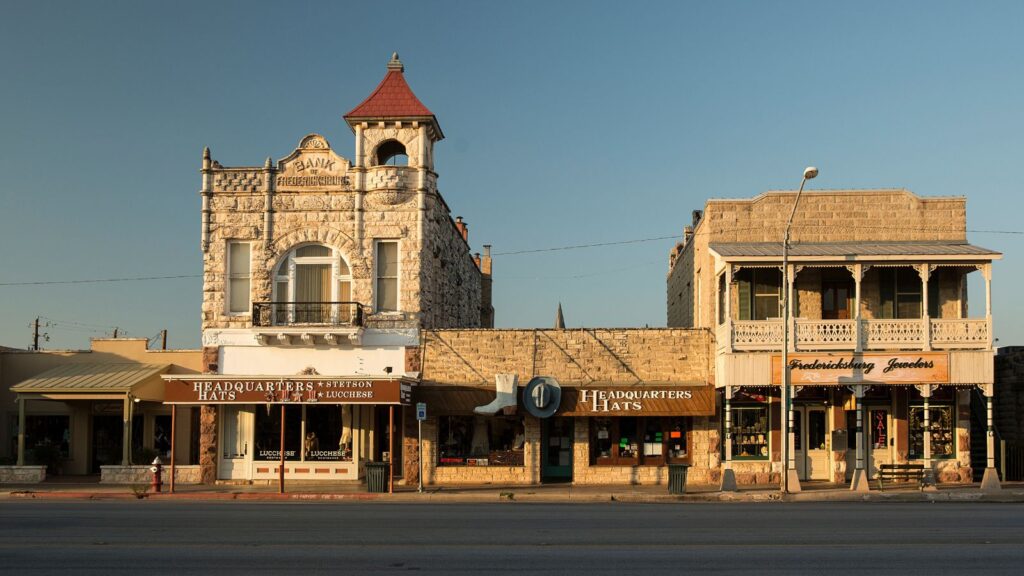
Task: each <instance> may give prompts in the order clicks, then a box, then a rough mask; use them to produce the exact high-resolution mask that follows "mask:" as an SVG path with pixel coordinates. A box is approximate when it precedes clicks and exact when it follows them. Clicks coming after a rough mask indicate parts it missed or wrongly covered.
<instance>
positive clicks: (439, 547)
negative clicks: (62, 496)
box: [0, 501, 1024, 575]
mask: <svg viewBox="0 0 1024 576" xmlns="http://www.w3.org/2000/svg"><path fill="white" fill-rule="evenodd" d="M0 518H2V519H3V520H2V522H0V566H2V567H3V572H5V573H8V574H47V573H57V572H63V571H66V570H69V569H71V570H75V571H76V572H77V573H83V574H123V573H135V574H138V573H146V574H149V573H176V574H182V573H197V572H212V573H219V574H251V573H303V574H328V573H333V574H363V573H373V574H388V573H394V574H397V573H405V572H410V571H415V572H416V573H418V574H452V573H461V574H481V573H485V572H492V573H493V572H512V571H520V570H528V571H530V572H531V573H537V574H566V573H580V574H623V573H641V572H642V573H644V574H679V573H683V572H705V571H706V572H715V573H739V572H746V573H758V574H765V573H774V574H821V573H829V574H860V575H863V574H912V573H920V574H929V575H938V574H964V573H968V572H975V573H985V574H1019V573H1020V569H1021V568H1020V566H1021V565H1022V562H1024V507H1022V506H1021V505H1019V504H967V503H935V504H924V503H922V504H898V503H886V504H873V503H807V504H801V503H797V504H778V503H775V504H682V505H672V504H662V505H641V504H593V505H591V504H524V503H508V504H447V505H430V504H423V505H416V504H409V505H401V504H381V503H374V504H350V503H324V502H317V503H287V504H280V503H241V502H224V503H220V502H203V503H196V502H180V501H179V502H147V501H139V502H133V501H124V502H83V501H73V502H38V501H36V502H33V501H6V502H0Z"/></svg>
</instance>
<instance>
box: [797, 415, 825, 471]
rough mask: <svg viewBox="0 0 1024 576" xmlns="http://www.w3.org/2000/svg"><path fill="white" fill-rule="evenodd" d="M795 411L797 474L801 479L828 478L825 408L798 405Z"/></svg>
mask: <svg viewBox="0 0 1024 576" xmlns="http://www.w3.org/2000/svg"><path fill="white" fill-rule="evenodd" d="M793 411H794V414H793V458H794V459H795V460H796V471H797V474H798V475H799V477H800V479H801V480H828V477H829V476H828V446H827V445H826V438H827V436H828V425H827V424H826V418H825V408H817V407H813V406H796V407H794V408H793ZM805 431H806V432H805Z"/></svg>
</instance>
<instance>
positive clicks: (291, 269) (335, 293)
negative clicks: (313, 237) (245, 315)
mask: <svg viewBox="0 0 1024 576" xmlns="http://www.w3.org/2000/svg"><path fill="white" fill-rule="evenodd" d="M306 246H322V247H324V248H327V249H328V250H330V251H331V255H330V256H296V255H295V253H296V252H298V251H299V249H300V248H305V247H306ZM342 263H344V265H345V268H346V269H347V270H348V274H342V273H341V265H342ZM300 264H329V265H330V266H331V295H330V299H331V302H338V301H339V299H340V298H341V294H340V292H339V288H340V284H341V283H342V282H348V284H349V293H350V294H351V293H352V290H353V289H354V287H353V281H352V266H351V265H350V264H349V262H348V259H347V258H345V256H344V254H342V253H341V250H338V249H337V248H334V247H332V246H328V245H326V244H321V243H319V242H307V243H304V244H298V245H296V246H292V247H291V248H290V249H289V250H288V252H287V253H286V254H285V256H284V258H282V259H281V260H279V261H278V262H277V263H276V264H275V265H274V268H273V272H272V274H274V276H272V277H271V293H270V295H271V298H270V299H271V301H272V302H289V303H294V302H295V276H296V267H297V266H298V265H300ZM282 265H284V267H285V268H286V269H287V270H288V274H287V275H280V274H278V271H279V270H280V269H281V268H282ZM280 282H285V283H287V284H288V293H287V294H281V293H280V292H279V291H278V289H277V285H278V283H280ZM350 297H351V298H352V299H354V298H355V297H354V295H353V296H350ZM334 308H335V310H334V311H333V314H334V315H335V316H338V315H339V314H340V312H341V311H340V310H338V309H337V308H338V307H337V306H335V307H334ZM288 317H289V318H288V321H289V322H294V321H295V310H294V306H289V314H288Z"/></svg>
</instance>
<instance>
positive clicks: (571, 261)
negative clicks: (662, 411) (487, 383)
mask: <svg viewBox="0 0 1024 576" xmlns="http://www.w3.org/2000/svg"><path fill="white" fill-rule="evenodd" d="M1022 24H1024V3H1021V2H983V3H982V2H934V1H929V2H844V3H839V2H830V3H823V2H759V1H755V2H704V3H692V2H664V3H659V2H635V3H627V2H621V1H619V2H578V3H572V2H551V1H542V2H497V1H495V2H482V1H463V2H423V1H414V2H403V1H398V0H392V1H389V2H348V3H344V4H343V3H341V2H331V3H329V2H311V3H300V2H279V3H273V4H272V3H257V2H246V3H232V2H208V1H207V2H194V3H193V2H178V1H176V2H155V1H154V2H143V1H124V2H104V1H93V2H73V1H67V2H43V1H40V2H10V3H8V4H7V5H6V6H5V7H4V10H3V16H2V18H0V54H3V56H2V57H0V78H2V79H3V81H2V82H0V119H2V122H0V171H2V174H3V178H2V180H0V248H2V252H0V254H2V260H0V282H18V281H32V280H73V279H93V278H107V277H122V276H150V275H179V274H180V275H191V274H199V273H200V272H201V266H200V263H201V257H200V251H199V216H200V214H199V196H198V193H197V191H198V189H199V173H198V169H199V165H200V154H201V150H202V148H203V146H206V145H208V146H210V147H211V149H212V150H213V154H214V157H215V158H216V159H218V160H219V161H221V162H222V163H223V164H225V165H254V164H261V163H262V161H263V159H264V158H266V157H267V156H268V155H269V156H273V157H274V158H281V157H283V156H285V155H287V154H288V153H289V152H290V151H291V150H292V149H293V148H294V146H295V145H296V144H297V143H298V140H299V138H300V137H302V136H303V135H304V134H307V133H309V132H319V133H322V134H324V135H325V136H327V138H328V139H329V140H330V141H331V143H332V145H333V146H334V148H335V149H336V150H338V151H339V153H341V154H342V155H344V156H347V157H351V155H352V149H353V138H352V135H351V133H350V132H349V130H348V128H347V127H346V126H345V124H344V122H343V121H342V120H341V115H342V114H344V113H345V112H346V111H348V110H349V109H350V108H352V107H353V106H354V105H355V104H357V103H359V102H360V101H361V100H362V99H363V98H364V97H365V96H366V95H367V94H369V92H370V91H371V90H372V89H373V88H374V87H375V86H376V84H377V82H378V81H379V80H380V79H381V78H382V77H383V75H384V72H385V68H384V67H385V64H386V62H387V59H388V57H389V56H390V54H391V52H392V51H395V50H397V51H398V52H399V53H400V54H401V57H402V60H403V61H404V63H405V65H406V78H407V79H408V81H409V83H410V84H411V86H412V88H413V89H414V90H415V91H416V93H417V95H418V96H419V97H420V99H421V100H423V102H424V103H426V105H427V106H428V107H430V108H431V109H432V110H433V111H434V113H435V114H437V117H438V119H439V120H440V123H441V126H442V127H443V129H444V131H445V134H446V136H447V139H446V140H444V141H442V142H441V143H440V144H439V145H438V147H437V160H436V166H437V170H438V172H439V174H440V181H439V186H440V188H441V191H442V193H443V194H444V196H445V198H446V200H447V201H448V204H449V205H450V206H451V207H452V209H453V212H454V214H456V215H462V216H463V217H465V219H466V220H467V221H468V222H469V224H470V241H471V244H472V245H473V246H474V248H477V249H478V248H479V246H480V245H481V244H484V243H489V244H493V245H494V250H495V252H497V253H502V252H509V251H517V250H525V249H533V248H545V247H555V246H564V245H570V244H587V243H594V242H608V241H616V240H629V239H639V238H650V237H657V236H666V235H671V234H681V233H682V228H683V226H684V225H686V224H687V223H688V221H689V218H690V211H691V210H693V209H699V208H701V207H702V206H703V203H704V200H705V199H706V198H709V197H749V196H753V195H756V194H758V193H760V192H762V191H764V190H768V189H785V188H793V187H795V186H796V185H797V184H798V183H799V178H800V175H801V170H802V169H803V167H804V166H805V165H808V164H814V165H817V166H818V167H819V168H820V169H821V175H820V176H819V178H818V179H817V180H815V181H814V182H813V184H814V186H815V187H820V188H872V187H906V188H908V189H910V190H912V191H914V192H916V193H918V194H921V195H926V196H939V195H966V196H967V197H968V226H969V228H971V229H977V230H982V229H984V230H990V229H996V230H1024V222H1022V219H1021V213H1022V212H1024V211H1022V208H1024V199H1022V195H1021V191H1022V190H1021V189H1022V181H1024V172H1022V171H1021V170H1019V166H1020V164H1021V158H1022V153H1024V146H1022V139H1024V107H1022V102H1024V98H1022V88H1024V74H1022V73H1021V63H1022V62H1024V34H1022V30H1024V26H1022ZM969 238H970V240H971V241H972V242H974V243H976V244H980V245H982V246H985V247H989V248H993V249H998V250H1001V251H1003V252H1004V253H1005V254H1006V256H1005V259H1004V260H1002V261H1001V262H999V263H997V265H996V268H995V274H994V282H993V290H994V292H995V304H994V306H995V313H996V318H997V319H996V336H997V337H998V338H999V339H1000V342H999V344H1004V345H1005V344H1024V301H1022V300H1019V299H1015V298H1013V297H1012V295H1013V294H1014V293H1016V292H1017V290H1018V288H1015V286H1017V285H1020V284H1022V283H1024V274H1022V273H1021V270H1020V266H1019V264H1018V261H1019V260H1018V258H1019V255H1020V254H1022V243H1024V236H1021V235H1006V234H980V233H974V234H970V236H969ZM673 244H674V241H673V240H661V241H657V242H646V243H637V244H629V245H624V246H615V247H606V248H593V249H581V250H571V251H563V252H552V253H546V254H532V255H518V256H504V257H502V256H499V257H497V258H496V259H495V296H494V297H495V307H496V308H497V323H498V326H500V327H522V326H527V327H529V326H549V325H551V324H552V322H553V321H554V316H555V308H556V306H557V303H558V302H559V301H561V302H562V303H563V307H564V309H565V318H566V322H567V324H568V325H569V326H581V325H585V326H643V325H645V324H649V325H651V326H663V325H664V324H665V296H664V294H665V281H664V280H665V272H666V270H667V254H668V251H669V249H670V248H671V247H672V245H673ZM975 276H976V274H975ZM200 286H201V283H200V280H199V279H197V278H184V279H177V280H162V281H147V282H124V283H113V284H85V285H65V286H42V287H0V344H3V345H8V346H14V347H24V346H26V345H28V343H29V329H28V324H29V322H30V321H31V320H32V319H33V318H34V317H35V316H36V315H42V316H46V317H49V318H53V319H57V320H63V321H72V322H78V323H82V324H95V325H101V326H115V325H116V326H119V327H121V328H122V330H126V331H127V332H128V333H129V334H130V335H135V336H150V335H153V334H155V333H156V332H157V331H159V330H160V329H161V328H167V329H169V330H170V344H171V345H172V346H174V347H195V346H198V343H199V311H200V300H201V294H200ZM972 296H982V294H974V295H972ZM983 306H984V300H983V299H981V298H978V299H976V300H974V302H973V306H972V308H973V310H975V311H977V310H979V308H980V307H983ZM89 329H90V328H89V327H83V326H77V325H74V324H68V323H66V322H65V323H64V324H61V325H58V326H52V327H51V328H50V329H49V332H50V335H51V341H50V342H49V343H48V344H47V345H48V346H50V347H73V348H78V347H85V346H86V345H87V337H88V336H90V335H95V333H92V332H89V331H88V330H89Z"/></svg>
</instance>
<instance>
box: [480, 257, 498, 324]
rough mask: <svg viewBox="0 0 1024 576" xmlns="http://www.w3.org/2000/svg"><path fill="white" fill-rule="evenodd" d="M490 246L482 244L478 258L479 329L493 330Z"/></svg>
mask: <svg viewBox="0 0 1024 576" xmlns="http://www.w3.org/2000/svg"><path fill="white" fill-rule="evenodd" d="M491 264H492V260H491V245H490V244H484V255H483V256H481V257H480V262H479V266H480V327H481V328H494V305H493V303H492V301H491V285H492V282H493V280H492V279H491Z"/></svg>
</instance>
